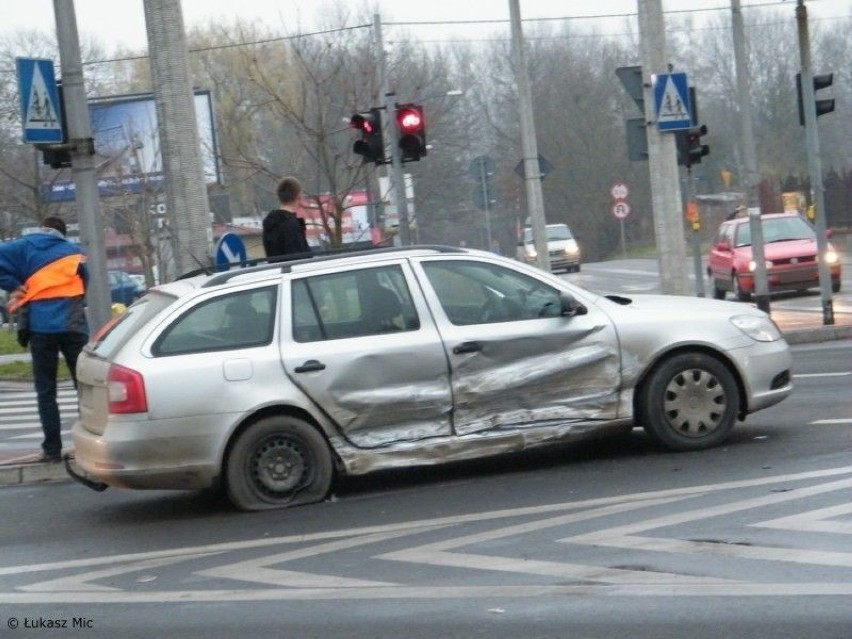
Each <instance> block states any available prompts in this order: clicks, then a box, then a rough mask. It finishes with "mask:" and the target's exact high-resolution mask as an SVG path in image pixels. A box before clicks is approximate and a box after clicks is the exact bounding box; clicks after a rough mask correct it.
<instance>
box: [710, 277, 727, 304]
mask: <svg viewBox="0 0 852 639" xmlns="http://www.w3.org/2000/svg"><path fill="white" fill-rule="evenodd" d="M713 299H714V300H723V299H725V289H723V288H722V287H721V286H719V280H717V279H714V280H713Z"/></svg>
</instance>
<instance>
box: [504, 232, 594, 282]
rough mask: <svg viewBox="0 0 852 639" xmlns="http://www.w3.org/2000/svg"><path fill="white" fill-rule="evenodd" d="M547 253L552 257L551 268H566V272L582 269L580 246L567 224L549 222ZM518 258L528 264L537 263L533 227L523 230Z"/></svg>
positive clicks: (554, 269)
mask: <svg viewBox="0 0 852 639" xmlns="http://www.w3.org/2000/svg"><path fill="white" fill-rule="evenodd" d="M546 229H547V253H548V256H549V257H550V270H551V271H554V272H555V271H558V270H560V269H565V271H566V272H569V273H570V272H572V271H573V272H575V273H577V272H579V271H580V247H579V246H577V240H575V239H574V236H573V235H572V234H571V229H569V228H568V225H567V224H548V225H547V227H546ZM517 257H518V259H519V260H521V261H522V262H527V263H528V264H533V263H535V261H536V259H537V258H538V254H537V253H536V252H535V240H534V239H533V230H532V227H530V226H528V227H526V228H525V229H524V230H523V235H522V237H521V238H520V240H519V243H518V255H517Z"/></svg>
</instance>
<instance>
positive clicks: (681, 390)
mask: <svg viewBox="0 0 852 639" xmlns="http://www.w3.org/2000/svg"><path fill="white" fill-rule="evenodd" d="M639 401H640V407H639V410H638V415H639V419H640V422H641V426H642V427H643V428H644V429H645V432H647V433H648V435H649V436H650V437H651V438H652V439H653V440H654V441H655V442H657V443H658V444H662V445H663V446H665V447H667V448H670V449H672V450H678V451H690V450H702V449H704V448H711V447H713V446H717V445H719V444H721V443H722V442H723V441H725V439H727V438H728V435H730V432H731V430H732V429H733V427H734V424H735V423H736V419H737V413H738V409H739V389H738V388H737V383H736V381H735V380H734V376H733V375H732V374H731V372H730V371H729V370H728V369H727V368H726V367H725V365H724V364H722V363H721V362H720V361H719V360H717V359H715V358H714V357H711V356H710V355H707V354H704V353H683V354H680V355H675V356H674V357H671V358H669V359H668V360H666V361H664V362H662V363H661V364H660V365H658V366H657V368H656V369H655V370H654V371H653V372H652V373H651V376H650V377H649V379H648V381H647V383H646V384H645V385H644V387H643V389H642V392H641V394H640V395H639Z"/></svg>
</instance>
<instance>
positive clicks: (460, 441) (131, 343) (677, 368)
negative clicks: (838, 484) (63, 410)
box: [66, 247, 792, 510]
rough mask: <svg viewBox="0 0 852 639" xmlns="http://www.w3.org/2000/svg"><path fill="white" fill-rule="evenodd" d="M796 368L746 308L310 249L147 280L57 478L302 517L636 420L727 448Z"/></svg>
mask: <svg viewBox="0 0 852 639" xmlns="http://www.w3.org/2000/svg"><path fill="white" fill-rule="evenodd" d="M790 367H791V357H790V352H789V347H788V345H787V343H786V342H785V341H784V339H783V337H782V336H781V334H780V332H779V331H778V328H777V327H776V326H775V324H774V323H773V322H772V321H771V319H770V318H769V317H768V316H767V315H766V314H765V313H763V312H762V311H760V310H758V309H756V308H753V307H748V306H744V305H742V304H736V303H734V302H724V301H718V300H710V299H702V298H695V297H676V296H663V295H655V296H639V295H637V296H635V297H632V298H625V297H619V296H610V297H606V296H601V295H598V294H595V293H592V292H590V291H587V290H585V289H582V288H579V287H577V286H574V285H572V284H570V283H569V282H566V281H564V280H563V279H561V278H559V277H557V276H554V275H552V274H550V273H545V272H544V271H542V270H541V269H539V268H537V267H535V266H530V265H526V264H522V263H520V262H518V261H516V260H511V259H507V258H503V257H500V256H497V255H494V254H492V253H485V252H481V251H475V250H466V249H460V248H450V247H408V248H396V249H375V250H368V251H362V252H353V253H343V254H335V255H318V256H314V257H313V258H307V259H299V260H294V261H285V262H278V263H269V264H263V265H260V266H253V267H248V268H243V269H238V270H231V271H226V272H223V273H218V274H213V275H200V276H195V277H191V278H187V279H181V280H178V281H175V282H171V283H168V284H164V285H161V286H158V287H155V288H153V289H151V290H149V291H148V292H147V294H146V295H145V296H144V297H143V298H142V299H140V300H139V301H137V302H136V303H134V304H133V305H132V306H131V307H130V308H128V310H127V311H126V312H125V313H124V314H122V315H121V316H119V317H118V318H116V319H115V320H114V322H113V323H112V324H109V325H107V326H106V327H104V329H103V330H102V331H101V332H100V334H98V335H96V336H95V337H94V339H93V340H92V342H91V343H90V344H89V345H88V346H87V348H86V350H85V352H84V353H83V354H82V355H81V357H80V359H79V363H78V370H77V375H78V379H79V400H80V417H79V420H78V421H77V422H76V423H75V424H74V427H73V440H74V447H75V449H76V451H75V452H76V457H75V459H74V460H67V461H66V464H67V465H68V467H69V471H70V472H72V474H73V475H74V476H75V477H76V478H77V479H78V480H80V481H81V482H83V483H85V484H87V485H89V486H90V487H92V488H95V489H103V488H105V487H107V486H115V487H122V488H137V489H200V488H206V487H211V486H218V485H221V486H223V487H224V489H225V490H226V491H227V494H228V496H229V498H230V500H231V501H232V502H233V504H235V505H236V506H237V507H238V508H241V509H245V510H258V509H266V508H277V507H282V506H292V505H297V504H304V503H309V502H316V501H319V500H322V499H324V498H325V497H326V496H327V494H328V493H329V491H330V488H331V485H332V481H333V480H334V478H335V475H338V476H345V475H358V474H363V473H369V472H371V471H375V470H379V469H387V468H401V467H407V466H417V465H428V464H440V463H445V462H453V461H459V460H466V459H473V458H479V457H484V456H488V455H495V454H504V453H511V452H514V451H520V450H524V449H528V448H531V447H534V446H540V445H544V444H547V443H552V442H558V441H562V442H564V441H570V440H573V439H579V438H582V437H589V436H591V435H595V436H598V435H601V434H605V433H608V432H611V433H613V434H615V433H625V432H627V431H629V430H630V429H631V428H632V427H633V426H641V427H643V428H644V429H645V431H646V432H647V434H648V435H649V436H650V437H651V438H652V439H653V440H654V441H655V442H657V443H658V444H660V445H662V446H664V447H666V448H669V449H672V450H678V451H691V450H698V449H704V448H707V447H710V446H715V445H718V444H720V443H721V442H723V441H725V439H726V438H727V437H728V436H729V434H730V432H731V429H732V428H733V427H734V425H735V423H736V422H737V420H738V419H743V418H744V417H745V416H746V415H747V414H749V413H752V412H754V411H757V410H760V409H762V408H766V407H767V406H771V405H773V404H776V403H777V402H780V401H781V400H783V399H784V398H785V397H787V396H788V395H789V394H790V392H791V391H792V380H791V370H790Z"/></svg>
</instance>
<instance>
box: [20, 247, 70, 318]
mask: <svg viewBox="0 0 852 639" xmlns="http://www.w3.org/2000/svg"><path fill="white" fill-rule="evenodd" d="M85 261H86V257H85V256H84V255H82V254H80V253H75V254H74V255H66V256H65V257H61V258H59V259H58V260H55V261H53V262H51V263H50V264H45V265H44V266H42V267H41V268H40V269H39V270H37V271H36V272H35V273H33V274H32V275H30V276H29V277H28V278H27V281H26V282H25V283H24V287H23V289H24V294H23V295H21V296H20V297H17V298H13V299H11V300H9V312H10V313H14V312H15V311H17V310H18V309H19V308H21V307H22V306H23V305H24V304H26V303H27V302H31V301H33V300H48V299H55V298H58V297H78V296H80V295H83V294H85V292H86V288H85V285H84V284H83V278H82V277H81V276H80V272H79V268H80V264H82V263H83V262H85Z"/></svg>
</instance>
